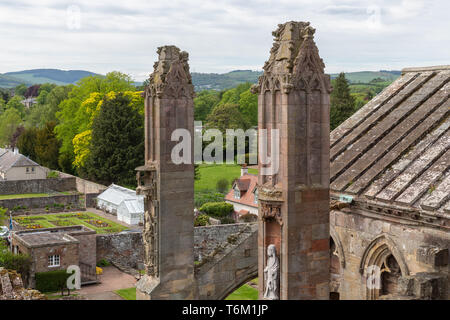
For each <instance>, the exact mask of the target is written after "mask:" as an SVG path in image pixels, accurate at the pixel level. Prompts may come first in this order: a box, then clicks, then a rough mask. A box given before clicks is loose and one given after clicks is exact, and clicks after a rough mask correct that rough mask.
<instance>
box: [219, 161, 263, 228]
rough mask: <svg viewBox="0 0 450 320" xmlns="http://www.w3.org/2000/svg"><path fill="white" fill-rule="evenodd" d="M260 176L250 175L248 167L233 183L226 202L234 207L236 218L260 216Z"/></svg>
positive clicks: (242, 170)
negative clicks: (251, 215)
mask: <svg viewBox="0 0 450 320" xmlns="http://www.w3.org/2000/svg"><path fill="white" fill-rule="evenodd" d="M257 183H258V176H257V175H254V174H250V173H248V169H247V167H246V166H243V167H242V168H241V176H240V177H239V178H238V179H236V180H235V181H234V183H233V186H232V188H231V189H230V191H229V192H228V194H227V195H226V196H225V202H227V203H231V204H232V205H233V207H234V212H235V217H236V218H237V219H239V218H240V217H242V216H244V215H247V214H253V215H254V216H255V217H256V216H258V188H257Z"/></svg>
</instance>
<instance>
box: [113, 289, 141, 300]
mask: <svg viewBox="0 0 450 320" xmlns="http://www.w3.org/2000/svg"><path fill="white" fill-rule="evenodd" d="M114 292H115V293H117V294H118V295H119V296H121V297H122V298H124V299H125V300H136V288H135V287H133V288H128V289H120V290H116V291H114Z"/></svg>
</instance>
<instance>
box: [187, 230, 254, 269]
mask: <svg viewBox="0 0 450 320" xmlns="http://www.w3.org/2000/svg"><path fill="white" fill-rule="evenodd" d="M247 225H248V223H235V224H221V225H214V226H205V227H195V228H194V259H195V260H196V261H199V260H201V258H202V257H204V256H206V255H209V254H210V253H211V252H212V251H214V249H215V248H217V246H218V245H219V244H223V243H226V242H227V241H228V237H229V236H230V235H232V234H237V233H239V232H241V231H242V230H244V229H245V228H246V227H247Z"/></svg>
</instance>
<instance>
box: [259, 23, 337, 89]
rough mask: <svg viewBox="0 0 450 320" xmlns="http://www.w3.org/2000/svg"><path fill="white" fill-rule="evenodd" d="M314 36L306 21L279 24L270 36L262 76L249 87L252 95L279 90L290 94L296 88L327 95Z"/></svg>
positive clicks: (329, 87) (328, 82)
mask: <svg viewBox="0 0 450 320" xmlns="http://www.w3.org/2000/svg"><path fill="white" fill-rule="evenodd" d="M314 33H315V29H314V28H312V27H311V26H310V25H309V22H302V21H300V22H296V21H290V22H287V23H285V24H279V25H278V29H277V30H275V31H274V32H273V33H272V34H273V36H274V37H275V39H274V44H273V46H272V49H271V50H270V58H269V60H268V61H266V63H265V64H264V67H263V69H264V74H263V75H262V76H261V77H259V80H258V84H256V85H253V86H252V92H253V93H261V92H265V91H272V92H273V91H276V90H282V91H283V93H289V92H290V91H291V90H292V89H293V88H296V89H304V90H306V91H307V92H310V91H312V90H321V91H322V92H328V93H330V92H331V84H330V78H329V76H328V75H325V74H324V68H325V64H324V63H323V60H322V59H321V58H320V56H319V50H318V49H317V46H316V44H315V43H314V40H313V39H314Z"/></svg>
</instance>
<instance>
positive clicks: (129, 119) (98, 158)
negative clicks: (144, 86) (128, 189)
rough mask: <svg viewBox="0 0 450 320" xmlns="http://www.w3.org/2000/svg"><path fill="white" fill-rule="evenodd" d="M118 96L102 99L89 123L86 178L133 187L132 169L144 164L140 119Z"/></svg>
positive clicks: (120, 94) (121, 96)
mask: <svg viewBox="0 0 450 320" xmlns="http://www.w3.org/2000/svg"><path fill="white" fill-rule="evenodd" d="M131 103H132V102H131V99H130V97H127V96H125V95H124V94H123V93H119V94H117V95H115V96H114V97H112V98H106V97H105V99H104V100H103V104H102V107H101V109H100V111H99V113H98V115H97V116H96V117H95V119H94V122H93V124H92V138H91V143H90V154H89V156H88V158H87V159H86V164H85V171H86V174H87V176H88V178H90V179H92V180H95V181H98V182H100V183H103V184H110V183H112V182H114V183H118V184H122V185H136V178H135V177H136V174H135V168H136V167H138V166H140V165H142V163H143V162H144V116H143V115H142V114H141V113H140V112H139V110H137V109H136V108H132V107H131V106H130V105H131Z"/></svg>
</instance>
